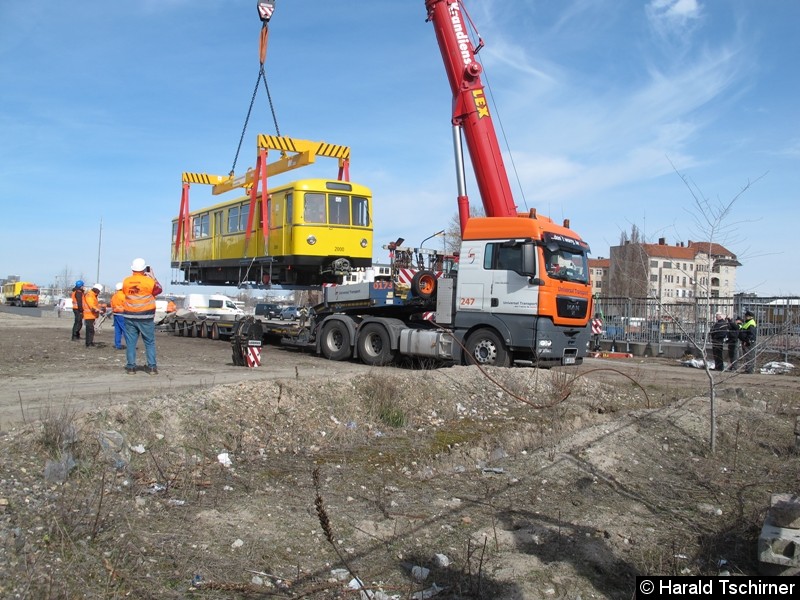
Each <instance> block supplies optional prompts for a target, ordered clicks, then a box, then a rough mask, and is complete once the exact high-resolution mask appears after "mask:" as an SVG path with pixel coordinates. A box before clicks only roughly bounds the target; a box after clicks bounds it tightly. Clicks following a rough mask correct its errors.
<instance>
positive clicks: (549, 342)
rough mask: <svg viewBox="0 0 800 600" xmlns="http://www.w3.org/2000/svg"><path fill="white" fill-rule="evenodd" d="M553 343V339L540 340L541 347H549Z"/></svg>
mask: <svg viewBox="0 0 800 600" xmlns="http://www.w3.org/2000/svg"><path fill="white" fill-rule="evenodd" d="M552 345H553V340H539V347H540V348H549V347H550V346H552Z"/></svg>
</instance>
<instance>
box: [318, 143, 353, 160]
mask: <svg viewBox="0 0 800 600" xmlns="http://www.w3.org/2000/svg"><path fill="white" fill-rule="evenodd" d="M316 154H317V156H328V157H330V158H344V159H349V158H350V147H349V146H339V145H338V144H326V143H325V142H321V143H320V145H319V146H318V147H317V152H316Z"/></svg>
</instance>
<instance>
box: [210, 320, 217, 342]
mask: <svg viewBox="0 0 800 600" xmlns="http://www.w3.org/2000/svg"><path fill="white" fill-rule="evenodd" d="M210 337H211V339H212V340H218V339H219V325H217V324H216V323H214V324H213V325H212V326H211V334H210Z"/></svg>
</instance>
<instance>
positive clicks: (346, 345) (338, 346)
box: [320, 321, 350, 360]
mask: <svg viewBox="0 0 800 600" xmlns="http://www.w3.org/2000/svg"><path fill="white" fill-rule="evenodd" d="M320 350H321V351H322V356H324V357H325V358H327V359H328V360H345V359H346V358H348V357H349V356H350V332H349V331H348V329H347V327H346V326H345V324H344V323H342V322H341V321H331V322H330V323H328V324H327V325H325V327H324V328H323V329H322V337H321V338H320Z"/></svg>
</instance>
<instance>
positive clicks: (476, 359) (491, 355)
mask: <svg viewBox="0 0 800 600" xmlns="http://www.w3.org/2000/svg"><path fill="white" fill-rule="evenodd" d="M466 346H467V364H473V363H474V364H478V365H480V366H482V367H508V366H509V365H510V364H511V360H510V356H509V354H508V352H507V351H506V347H505V344H503V340H501V339H500V336H498V335H497V334H496V333H495V332H494V331H492V330H491V329H479V330H478V331H476V332H475V333H473V334H472V335H471V336H469V338H467V344H466Z"/></svg>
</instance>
